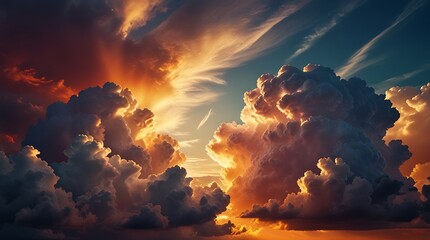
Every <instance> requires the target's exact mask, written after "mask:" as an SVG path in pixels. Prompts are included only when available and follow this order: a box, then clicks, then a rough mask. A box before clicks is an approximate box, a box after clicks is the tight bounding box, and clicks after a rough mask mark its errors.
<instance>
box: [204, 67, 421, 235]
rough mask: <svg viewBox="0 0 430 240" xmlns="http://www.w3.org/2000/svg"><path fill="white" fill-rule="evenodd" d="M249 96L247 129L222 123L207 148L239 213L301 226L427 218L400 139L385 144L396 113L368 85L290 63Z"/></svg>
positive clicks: (390, 222) (322, 69) (245, 118)
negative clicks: (402, 167)
mask: <svg viewBox="0 0 430 240" xmlns="http://www.w3.org/2000/svg"><path fill="white" fill-rule="evenodd" d="M244 100H245V107H244V108H243V110H242V113H241V119H242V121H243V124H237V123H224V124H222V125H221V126H220V127H219V128H218V130H217V131H216V132H215V136H214V139H213V140H212V141H211V142H210V143H209V144H208V146H207V150H208V152H209V154H210V155H211V156H212V157H213V158H214V159H215V160H217V161H218V162H219V163H220V164H221V165H222V166H223V167H224V171H223V175H224V177H225V178H226V179H227V180H229V181H230V182H231V187H230V189H229V192H228V193H229V194H230V195H231V197H232V204H233V208H234V209H239V210H242V211H244V210H246V211H244V212H243V213H242V215H241V216H242V217H252V218H260V219H263V220H286V221H287V223H288V226H289V227H290V228H296V229H324V228H326V229H329V228H363V227H364V228H365V227H367V226H370V225H368V224H367V225H366V224H365V223H369V222H372V221H380V222H381V224H382V223H384V224H386V225H387V226H391V225H393V224H394V223H395V222H409V221H411V220H413V219H416V218H420V212H421V213H422V212H423V211H424V208H423V205H422V203H421V201H420V198H419V194H418V193H417V190H416V188H414V187H413V184H414V182H413V180H411V179H407V178H405V177H404V176H403V175H402V174H401V173H400V171H399V167H400V165H401V164H402V163H403V162H405V161H406V160H408V159H409V157H410V156H411V153H410V152H409V150H408V147H407V146H405V145H403V144H402V142H401V141H400V140H393V141H391V142H387V143H385V142H384V141H383V137H384V136H385V135H386V131H387V129H388V128H390V127H392V126H393V124H394V122H395V121H396V120H397V119H398V118H399V113H398V111H397V110H396V109H395V108H393V107H392V104H391V102H390V101H388V100H385V96H384V95H377V94H375V92H374V90H373V89H372V88H370V87H367V86H366V82H365V81H363V80H361V79H358V78H351V79H349V80H343V79H341V78H340V77H338V76H336V74H335V73H334V72H333V71H332V70H331V69H329V68H326V67H322V66H319V65H307V66H305V67H304V69H303V71H301V70H299V69H297V68H295V67H292V66H283V67H282V68H281V69H280V70H279V72H278V74H277V75H276V76H275V75H271V74H265V75H262V76H261V77H260V78H259V79H258V80H257V88H255V89H253V90H251V91H249V92H246V93H245V95H244ZM329 219H330V221H327V220H329ZM360 220H361V221H362V222H363V223H360V224H359V225H356V223H358V222H360ZM353 223H355V224H353Z"/></svg>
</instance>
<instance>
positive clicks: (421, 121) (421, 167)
mask: <svg viewBox="0 0 430 240" xmlns="http://www.w3.org/2000/svg"><path fill="white" fill-rule="evenodd" d="M386 95H387V98H388V99H390V101H391V102H393V105H394V106H395V107H396V108H397V109H398V110H399V112H400V118H399V120H397V122H396V123H395V124H394V127H393V128H391V129H389V130H388V132H387V135H386V136H385V139H388V140H391V139H396V138H399V139H402V140H403V141H404V142H405V143H406V144H407V145H408V146H409V148H410V150H411V152H412V153H413V154H412V157H411V160H410V161H407V162H405V163H404V164H403V165H402V166H401V170H402V172H403V173H404V174H405V175H409V174H410V175H411V177H413V178H414V180H415V181H416V186H417V187H418V189H421V187H422V186H423V185H424V184H429V183H430V181H429V180H428V179H427V178H428V177H430V158H429V157H428V156H429V154H430V149H429V147H428V138H427V137H426V136H425V134H424V135H423V133H427V132H430V119H429V118H428V116H429V114H430V84H427V85H424V86H422V87H421V88H420V89H418V88H415V87H393V88H391V89H389V90H388V91H387V92H386Z"/></svg>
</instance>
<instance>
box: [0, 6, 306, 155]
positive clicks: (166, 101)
mask: <svg viewBox="0 0 430 240" xmlns="http://www.w3.org/2000/svg"><path fill="white" fill-rule="evenodd" d="M306 3H307V1H294V2H289V3H286V4H283V5H282V6H280V7H279V8H276V9H275V8H273V7H270V4H267V3H262V2H261V1H256V0H252V1H249V2H248V3H247V4H246V5H243V4H241V3H238V2H231V1H222V2H220V1H191V2H184V3H181V4H172V3H171V2H168V1H163V0H154V1H136V0H123V1H121V0H118V1H117V0H114V1H104V0H96V1H84V0H65V1H61V2H58V1H55V0H47V1H43V2H40V1H36V2H34V1H24V0H18V1H13V3H12V2H11V1H9V0H7V1H2V3H0V12H2V22H3V24H2V26H0V34H1V35H2V36H3V38H2V41H1V42H0V51H1V52H2V56H1V59H0V69H1V71H0V84H1V85H2V90H3V91H2V92H1V94H0V95H2V96H4V98H7V99H6V100H5V99H0V100H4V101H5V102H4V103H0V104H2V105H7V106H8V108H9V107H10V108H11V109H13V108H14V107H15V106H17V105H18V104H20V103H16V102H13V101H12V102H11V100H10V99H22V100H21V102H22V103H23V104H21V105H26V106H27V107H26V111H22V112H26V115H25V116H23V117H20V116H19V114H17V113H15V115H17V116H16V117H8V118H6V117H4V116H5V115H2V116H3V117H1V118H0V121H2V122H8V119H14V120H15V124H16V125H15V127H7V129H6V130H3V129H2V130H0V131H1V135H2V136H5V135H7V136H8V137H7V138H11V137H12V138H13V139H14V141H13V142H11V141H5V140H2V143H1V148H2V149H3V150H6V151H7V152H9V153H12V152H14V151H17V150H18V149H19V144H20V143H21V142H22V140H23V135H24V134H25V132H26V130H27V128H28V127H29V126H30V125H31V124H32V123H34V122H36V121H37V119H38V118H41V117H42V116H43V115H44V111H45V109H46V107H47V105H49V104H51V103H52V102H55V101H58V100H60V101H66V100H67V98H68V97H69V96H70V95H72V94H76V93H77V92H78V91H80V90H82V89H85V88H87V87H89V86H94V85H100V84H103V83H104V82H106V81H112V82H117V83H119V84H121V85H123V86H127V87H128V88H129V89H131V90H132V91H133V92H135V97H136V99H137V100H138V101H139V104H141V105H142V106H145V107H148V108H150V109H151V110H152V111H153V112H154V113H155V114H156V115H157V118H158V124H157V126H156V127H157V128H158V130H159V132H166V133H167V132H168V133H170V134H172V133H177V134H179V132H177V130H178V129H180V126H181V125H182V124H184V123H186V119H187V117H188V114H187V113H188V111H189V110H190V109H191V108H193V107H196V106H199V105H201V104H206V103H209V102H212V101H214V100H215V99H216V98H217V97H218V96H219V93H217V92H216V91H214V90H213V89H211V88H209V87H208V85H207V83H215V84H224V83H225V82H224V81H223V80H222V79H221V78H220V76H221V74H222V72H223V71H224V70H225V69H227V68H231V67H234V66H238V65H240V64H241V63H243V62H245V61H247V60H249V59H251V58H252V57H254V56H257V55H259V54H262V53H263V52H264V51H266V50H267V49H269V48H271V47H273V46H275V45H277V44H279V43H280V41H282V40H283V39H285V38H287V37H288V36H291V35H292V34H294V33H295V32H297V31H298V30H299V29H300V28H301V26H302V25H303V24H304V23H300V24H290V25H292V26H291V27H289V31H288V33H285V32H284V31H282V37H279V36H275V35H276V34H277V33H278V34H279V32H280V31H279V29H278V30H276V31H275V30H274V29H273V28H274V27H275V26H278V24H280V23H282V22H283V21H284V20H285V19H286V18H288V17H289V16H291V15H292V14H294V13H295V12H297V11H299V10H300V9H301V8H302V7H303V6H304V5H306ZM250 13H252V14H250ZM231 22H235V23H236V24H231ZM149 23H151V24H149ZM296 25H297V26H296ZM190 26H192V27H190ZM20 29H26V31H21V30H20ZM18 78H20V80H17V79H18ZM191 99H192V100H191ZM172 103H175V106H173V105H172ZM31 106H34V107H37V111H35V110H34V109H32V108H30V107H31ZM21 107H22V106H21ZM15 112H16V111H15ZM21 114H22V113H21ZM18 119H19V120H18ZM2 125H3V124H2ZM4 126H8V125H4ZM95 137H96V136H95ZM4 138H6V137H2V139H4ZM42 153H43V151H42ZM43 154H44V153H43Z"/></svg>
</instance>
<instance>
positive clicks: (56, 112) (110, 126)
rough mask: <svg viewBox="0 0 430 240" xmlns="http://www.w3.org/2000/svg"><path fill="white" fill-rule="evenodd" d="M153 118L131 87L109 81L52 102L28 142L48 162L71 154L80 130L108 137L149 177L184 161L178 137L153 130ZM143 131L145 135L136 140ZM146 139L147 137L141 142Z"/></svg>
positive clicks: (115, 150) (115, 149)
mask: <svg viewBox="0 0 430 240" xmlns="http://www.w3.org/2000/svg"><path fill="white" fill-rule="evenodd" d="M153 116H154V115H153V114H152V112H151V111H149V110H148V109H140V108H137V101H136V99H135V98H134V96H133V95H132V94H131V92H130V91H129V90H128V89H121V87H119V86H118V85H115V84H113V83H106V84H104V85H103V87H92V88H88V89H86V90H83V91H81V92H80V93H79V94H78V95H76V96H72V97H71V98H70V100H69V101H68V102H67V103H62V102H57V103H54V104H52V105H50V106H48V108H47V111H46V117H45V119H44V120H40V121H39V122H38V123H37V124H36V125H34V126H32V127H31V128H30V130H29V131H28V134H27V136H26V138H25V139H24V144H25V145H32V146H34V147H35V148H37V149H39V150H40V151H41V157H42V158H43V159H45V160H46V161H48V162H62V161H64V160H65V159H66V157H69V158H70V157H71V156H69V154H70V153H69V152H67V151H66V152H65V154H64V153H63V152H64V150H65V149H66V148H67V147H68V146H69V145H70V144H72V139H73V138H75V136H77V135H78V134H88V135H91V136H92V137H94V138H95V139H96V140H99V141H104V144H105V145H106V146H107V147H109V148H110V149H111V151H112V154H119V155H121V156H122V157H124V158H126V159H133V160H134V161H135V162H137V163H138V164H139V165H140V166H141V167H142V176H143V177H146V176H148V174H150V173H160V172H162V171H164V170H165V169H166V168H167V167H168V166H173V165H175V164H177V163H181V162H183V161H184V159H185V157H184V155H183V154H182V153H180V152H179V151H178V148H179V144H178V142H177V141H176V140H174V139H173V138H171V137H169V136H167V135H158V134H156V133H155V132H154V130H153V128H152V127H153V124H152V118H153ZM142 131H145V132H146V135H145V136H141V137H140V138H137V137H138V135H139V134H140V133H141V132H142ZM143 137H145V138H146V139H145V140H142V139H141V138H143ZM142 141H144V143H142V144H139V143H140V142H142ZM71 149H72V150H73V144H72V148H71ZM68 164H69V163H68ZM77 171H79V170H77Z"/></svg>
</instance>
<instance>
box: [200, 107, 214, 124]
mask: <svg viewBox="0 0 430 240" xmlns="http://www.w3.org/2000/svg"><path fill="white" fill-rule="evenodd" d="M211 115H212V108H211V109H209V112H208V113H206V115H205V116H204V117H203V119H202V120H201V121H200V123H199V125H198V126H197V129H199V128H201V127H202V126H203V125H205V123H206V122H207V121H208V120H209V118H210V117H211Z"/></svg>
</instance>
